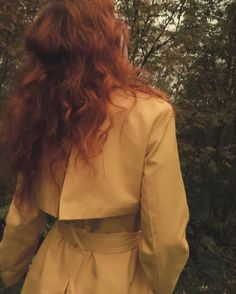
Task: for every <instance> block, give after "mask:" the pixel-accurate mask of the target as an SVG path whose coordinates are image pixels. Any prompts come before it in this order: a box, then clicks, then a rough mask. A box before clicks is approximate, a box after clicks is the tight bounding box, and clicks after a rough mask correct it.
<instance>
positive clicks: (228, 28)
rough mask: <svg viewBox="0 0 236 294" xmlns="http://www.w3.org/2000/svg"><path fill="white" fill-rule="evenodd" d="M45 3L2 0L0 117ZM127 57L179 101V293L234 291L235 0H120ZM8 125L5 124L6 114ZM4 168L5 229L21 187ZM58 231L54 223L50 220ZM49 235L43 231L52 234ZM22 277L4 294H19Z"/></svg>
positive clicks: (0, 219) (0, 190)
mask: <svg viewBox="0 0 236 294" xmlns="http://www.w3.org/2000/svg"><path fill="white" fill-rule="evenodd" d="M43 2H45V1H42V0H7V1H4V0H0V7H1V8H0V111H1V109H3V107H4V104H5V103H6V101H7V99H8V98H9V97H8V93H9V89H10V88H11V83H12V81H13V79H14V74H15V72H16V70H17V69H18V68H19V67H20V65H21V62H22V38H23V33H24V28H25V26H26V25H27V24H28V23H29V22H31V21H32V20H33V18H34V17H35V14H36V13H37V11H38V9H39V8H40V7H41V5H42V4H43ZM116 6H117V11H118V13H119V15H121V16H122V17H123V18H125V19H126V20H127V21H128V25H129V30H130V47H129V58H130V60H131V61H132V62H133V63H135V64H136V65H138V66H142V67H145V68H146V69H148V70H149V71H150V73H151V77H152V84H153V85H154V86H157V87H159V88H161V89H163V90H165V91H166V92H167V93H169V94H170V95H171V97H172V99H173V102H174V104H175V107H176V109H177V137H178V144H179V153H180V160H181V168H182V172H183V179H184V183H185V187H186V194H187V198H188V203H189V208H190V215H191V218H190V222H189V225H188V228H187V239H188V241H189V246H190V258H189V260H188V263H187V264H186V267H185V269H184V271H183V272H182V274H181V276H180V279H179V282H178V285H177V287H176V290H175V294H180V293H181V294H184V293H185V294H195V293H214V294H228V293H231V294H233V293H236V259H235V256H236V234H235V232H236V1H231V0H223V1H220V0H172V1H169V0H159V1H158V0H149V1H148V0H146V1H144V0H131V1H128V0H118V1H116ZM0 120H1V118H0ZM3 173H4V171H3V169H2V168H1V164H0V196H1V197H0V233H1V235H2V232H3V229H4V219H5V217H6V213H7V210H8V207H9V201H10V199H11V197H12V193H13V191H14V188H15V187H14V184H13V183H14V181H13V182H12V183H4V182H3V181H2V180H1V179H2V175H3ZM49 226H50V220H49ZM45 234H46V231H45V232H43V233H42V239H43V238H44V236H45ZM22 283H23V281H20V283H19V284H17V285H15V286H14V287H11V288H8V289H4V288H3V286H2V285H1V286H0V293H7V294H11V293H14V294H15V293H20V288H21V286H22Z"/></svg>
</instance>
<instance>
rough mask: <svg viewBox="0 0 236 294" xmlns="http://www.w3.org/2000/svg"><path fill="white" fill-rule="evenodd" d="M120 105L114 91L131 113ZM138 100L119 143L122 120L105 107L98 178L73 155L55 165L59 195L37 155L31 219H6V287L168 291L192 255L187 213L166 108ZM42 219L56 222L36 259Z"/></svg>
mask: <svg viewBox="0 0 236 294" xmlns="http://www.w3.org/2000/svg"><path fill="white" fill-rule="evenodd" d="M124 97H125V96H124V94H123V93H120V92H115V94H114V95H113V98H114V100H113V101H114V102H115V103H116V104H119V105H123V106H125V107H126V106H129V105H131V104H130V103H131V102H130V101H131V100H129V99H123V98H124ZM145 97H146V96H145V95H143V94H142V95H139V96H138V101H137V104H136V105H135V106H134V108H133V109H132V110H131V111H130V113H129V116H128V119H127V120H126V121H125V123H124V126H123V132H122V136H120V130H121V121H122V120H121V118H122V113H121V112H119V111H120V110H118V111H117V108H114V109H115V110H114V109H113V108H111V111H114V113H113V114H114V116H113V117H114V122H115V124H114V127H113V128H112V129H111V130H110V132H109V137H108V140H107V142H106V143H105V147H104V151H103V154H102V155H99V156H98V157H97V159H96V164H97V167H98V168H99V171H100V173H99V176H98V177H94V175H93V174H91V172H89V170H87V169H86V167H85V166H84V165H83V164H82V163H81V162H79V163H78V166H75V165H74V156H75V152H74V150H75V149H74V148H75V147H73V148H72V149H71V152H70V153H69V156H68V160H67V161H66V162H64V163H63V162H60V163H58V168H57V178H58V179H60V181H61V182H60V183H61V189H57V188H56V186H55V185H54V184H53V182H52V181H51V180H50V177H49V176H48V172H49V169H48V166H47V163H48V158H49V156H50V155H49V153H47V155H44V157H43V158H42V161H41V163H42V168H41V173H40V174H39V175H38V177H37V180H36V181H35V185H34V191H33V195H32V196H34V199H35V206H34V209H33V211H32V212H31V213H30V214H25V216H24V217H21V216H20V215H19V213H18V211H17V209H16V208H15V206H14V204H13V202H12V203H11V205H10V209H9V212H8V215H7V218H6V227H5V230H4V235H3V238H2V240H1V242H0V274H1V279H2V280H3V282H4V284H5V286H6V287H9V286H11V285H13V284H15V283H16V282H17V281H18V280H19V279H21V278H22V277H23V276H24V274H25V273H27V275H26V279H25V282H24V286H23V289H22V292H21V293H23V294H31V293H34V294H49V293H50V294H54V293H55V294H56V293H58V294H59V293H68V294H75V293H79V294H107V293H109V294H110V293H113V294H151V293H156V294H170V293H172V292H173V290H174V288H175V286H176V283H177V281H178V278H179V276H180V273H181V271H182V270H183V268H184V266H185V264H186V262H187V259H188V257H189V246H188V243H187V240H186V226H187V224H188V221H189V208H188V204H187V199H186V194H185V188H184V183H183V179H182V174H181V169H180V161H179V153H178V145H177V138H176V125H175V118H174V115H173V111H172V108H171V106H170V105H169V104H168V103H167V102H166V101H162V100H157V99H156V98H152V97H151V98H149V99H146V98H145ZM45 154H46V153H45ZM19 178H20V177H19ZM19 178H18V180H19ZM46 213H47V214H50V215H52V216H54V217H55V218H56V219H57V221H56V222H55V224H54V225H53V226H52V228H51V229H50V231H49V233H48V234H47V236H46V238H45V239H44V241H43V243H42V244H41V246H40V248H39V250H38V251H37V253H36V254H35V252H36V248H37V245H38V238H39V234H40V232H41V230H42V229H43V226H44V223H45V215H46Z"/></svg>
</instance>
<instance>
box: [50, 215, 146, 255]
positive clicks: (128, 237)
mask: <svg viewBox="0 0 236 294" xmlns="http://www.w3.org/2000/svg"><path fill="white" fill-rule="evenodd" d="M56 227H57V229H58V231H59V232H60V234H61V235H62V236H63V237H64V238H65V239H66V240H67V241H69V242H70V243H71V244H72V245H73V246H74V247H78V248H79V249H80V251H81V253H82V254H84V255H86V254H88V252H89V251H94V252H98V253H120V252H124V251H128V250H131V249H134V248H136V247H138V245H139V240H140V236H141V230H139V231H135V232H118V233H93V232H89V231H87V230H86V229H81V228H78V227H76V226H75V225H73V224H72V223H70V222H68V223H66V222H64V221H56Z"/></svg>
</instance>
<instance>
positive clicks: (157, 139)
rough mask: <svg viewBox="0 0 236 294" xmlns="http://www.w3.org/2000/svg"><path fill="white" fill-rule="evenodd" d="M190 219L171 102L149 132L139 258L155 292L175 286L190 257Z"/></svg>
mask: <svg viewBox="0 0 236 294" xmlns="http://www.w3.org/2000/svg"><path fill="white" fill-rule="evenodd" d="M188 221H189V208H188V204H187V199H186V194H185V187H184V183H183V178H182V174H181V169H180V161H179V153H178V145H177V137H176V125H175V117H174V113H173V110H172V107H171V105H170V104H168V106H167V107H164V110H163V111H162V113H161V115H160V116H159V115H158V118H157V119H156V120H155V122H154V124H153V127H152V130H151V132H150V135H149V142H148V146H147V152H146V157H145V161H144V169H143V177H142V186H141V231H142V237H141V241H140V245H139V260H140V263H141V267H142V269H143V272H144V274H145V275H146V277H147V280H148V281H149V283H150V287H151V288H152V290H153V291H154V293H155V294H170V293H173V291H174V289H175V286H176V284H177V281H178V279H179V276H180V273H181V271H182V270H183V268H184V266H185V264H186V262H187V260H188V257H189V246H188V242H187V240H186V227H187V224H188Z"/></svg>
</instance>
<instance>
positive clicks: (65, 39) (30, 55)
mask: <svg viewBox="0 0 236 294" xmlns="http://www.w3.org/2000/svg"><path fill="white" fill-rule="evenodd" d="M121 35H123V36H124V38H123V40H124V46H128V39H129V38H128V29H127V28H126V27H125V26H124V25H121V22H120V21H119V20H117V18H116V16H115V7H114V3H113V1H112V0H90V1H88V0H80V1H76V0H57V1H50V3H49V4H47V5H45V6H44V7H43V8H42V9H41V10H40V12H39V13H38V14H37V16H36V17H35V19H34V21H33V22H32V23H31V24H30V25H29V26H28V27H27V30H26V34H25V38H24V47H25V52H26V54H25V60H24V62H23V66H22V67H21V69H20V72H19V76H18V77H19V78H18V81H17V83H16V85H15V87H14V89H13V92H12V95H11V96H10V99H9V102H8V104H7V106H6V110H5V113H4V118H3V123H2V127H1V132H0V143H1V147H2V154H4V158H5V163H6V166H5V174H6V177H9V178H10V177H13V176H14V177H15V176H17V175H18V176H19V179H20V186H19V187H18V190H17V193H15V197H14V200H15V204H16V206H17V207H18V208H20V206H21V205H22V204H23V203H26V204H29V205H30V204H31V200H32V194H31V193H30V191H31V188H32V183H33V181H34V178H35V176H36V175H37V170H38V168H39V164H40V158H41V154H42V153H43V150H47V149H49V148H50V149H51V150H55V155H56V153H57V154H60V157H61V158H66V156H67V155H68V150H69V146H71V144H75V145H76V146H77V147H78V157H77V158H79V157H80V158H81V159H83V160H84V161H85V162H86V163H87V164H88V165H90V166H91V167H93V164H92V157H93V156H94V154H93V153H92V149H93V151H94V149H96V150H97V151H98V150H99V152H101V151H102V146H103V144H104V143H105V141H106V139H107V136H108V131H109V129H110V128H111V126H112V117H111V116H110V115H109V112H108V104H109V103H111V104H113V103H112V101H111V93H112V91H114V90H115V89H117V88H120V89H123V90H124V91H126V92H129V93H130V94H131V95H132V96H133V97H134V98H136V93H137V92H138V91H141V92H145V93H149V94H150V95H151V96H155V97H159V98H162V99H165V100H169V102H170V103H171V101H170V99H169V97H168V96H167V95H165V94H164V93H162V92H161V91H160V90H158V89H154V88H152V87H151V86H149V85H148V80H147V78H144V76H145V74H146V72H145V71H144V70H141V69H139V68H136V67H135V66H134V65H132V64H131V63H130V62H129V60H128V58H127V57H126V56H125V55H124V51H123V50H122V49H121ZM142 72H144V73H145V74H144V75H140V73H142ZM141 76H143V77H142V78H141ZM107 117H109V119H110V122H111V123H110V126H109V127H108V128H107V129H106V130H104V131H103V132H102V133H100V134H99V127H100V126H101V125H102V124H103V122H104V121H105V120H106V119H107ZM98 134H99V135H98ZM94 147H96V148H94ZM44 148H45V149H44ZM55 158H56V156H55ZM55 158H54V159H52V160H51V162H50V166H52V164H53V162H55V160H56V159H55ZM51 175H52V177H53V172H52V169H51Z"/></svg>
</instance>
